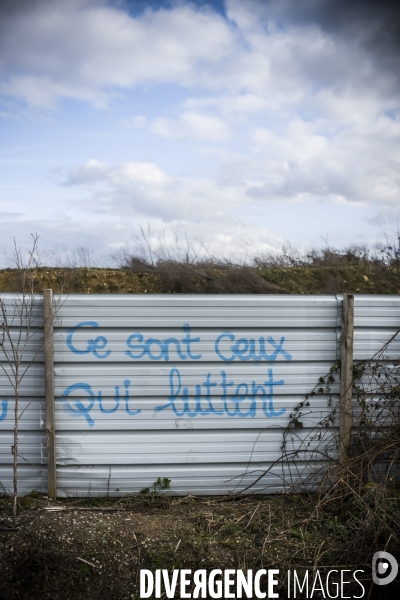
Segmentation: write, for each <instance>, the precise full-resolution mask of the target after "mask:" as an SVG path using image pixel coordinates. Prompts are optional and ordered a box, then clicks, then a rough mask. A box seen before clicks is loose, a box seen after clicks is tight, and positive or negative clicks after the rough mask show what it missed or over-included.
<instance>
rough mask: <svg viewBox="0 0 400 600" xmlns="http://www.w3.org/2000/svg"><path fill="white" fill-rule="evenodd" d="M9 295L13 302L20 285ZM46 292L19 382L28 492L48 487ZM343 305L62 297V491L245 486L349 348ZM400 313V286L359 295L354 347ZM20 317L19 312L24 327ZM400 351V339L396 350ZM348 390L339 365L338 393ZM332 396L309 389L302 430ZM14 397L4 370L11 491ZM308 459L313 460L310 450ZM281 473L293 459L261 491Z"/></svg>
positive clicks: (378, 338) (2, 472) (3, 417)
mask: <svg viewBox="0 0 400 600" xmlns="http://www.w3.org/2000/svg"><path fill="white" fill-rule="evenodd" d="M4 298H5V301H6V306H7V307H8V310H9V311H10V314H11V310H12V306H13V303H14V302H15V300H16V296H15V295H11V294H7V295H5V296H4ZM36 302H37V306H36V312H35V320H34V327H33V329H32V336H31V337H30V340H29V343H28V345H27V348H26V352H25V355H24V361H23V366H28V365H30V366H29V370H28V372H27V374H26V376H25V377H24V378H23V381H22V385H21V389H20V412H22V411H24V412H23V415H22V417H21V420H20V423H19V442H20V447H19V454H20V456H21V458H20V459H19V492H20V494H24V493H26V492H29V491H31V490H32V489H37V490H40V491H43V492H45V491H46V489H47V472H46V437H45V400H44V395H45V383H44V364H43V362H44V361H43V353H42V351H40V352H39V353H38V355H37V356H36V354H37V352H38V350H40V348H41V344H42V336H43V332H42V329H41V328H42V324H43V323H42V309H43V307H42V300H41V298H38V299H37V300H36ZM341 306H342V296H341V295H338V296H274V295H268V296H261V295H253V296H250V295H249V296H247V295H241V296H227V295H219V296H195V295H179V296H178V295H171V296H169V295H151V296H147V295H125V296H120V295H98V296H96V295H85V296H83V295H73V296H69V297H64V298H62V299H61V302H60V303H59V304H58V308H57V315H56V321H55V325H56V327H55V333H54V356H55V396H56V398H55V402H56V447H57V483H58V494H59V495H60V496H71V495H79V496H86V495H88V494H91V495H104V494H108V495H110V496H112V495H115V496H119V495H122V494H132V493H135V492H138V491H140V490H142V489H143V488H151V487H152V485H153V483H154V482H155V481H156V480H157V479H158V478H161V479H162V478H164V477H165V478H168V479H170V480H171V484H170V485H171V490H172V492H173V493H176V494H187V493H192V494H199V495H205V494H222V493H226V492H229V491H233V490H235V491H239V490H241V489H244V488H245V487H246V486H247V485H248V484H249V483H251V482H252V481H253V480H254V479H255V478H256V477H257V476H258V475H259V474H260V473H261V472H262V471H263V470H265V469H267V468H268V467H270V466H271V465H273V463H274V461H275V460H276V459H277V458H279V456H280V454H281V444H282V434H283V428H284V427H286V425H287V424H288V422H289V418H290V414H291V412H292V411H293V409H294V407H295V406H296V405H297V404H298V403H299V402H300V401H302V400H303V399H304V396H305V394H307V393H309V392H310V391H311V389H312V388H313V387H314V386H315V384H316V383H317V382H318V380H319V378H320V377H321V376H324V375H325V374H327V373H328V371H329V368H330V367H331V366H332V365H333V364H334V363H335V361H337V360H338V359H339V355H340V330H341ZM399 327H400V297H398V296H356V297H355V321H354V360H364V359H367V358H370V357H371V356H372V355H373V354H374V353H375V352H377V351H378V350H379V349H380V348H381V347H382V345H383V344H384V343H385V342H387V341H388V339H390V337H391V336H392V335H393V334H394V333H395V332H396V331H397V330H398V328H399ZM20 331H22V333H24V331H25V329H24V327H22V328H21V327H18V324H17V323H16V324H15V328H14V330H13V332H14V335H15V336H16V335H18V334H19V332H20ZM399 352H400V342H399V341H395V342H394V343H393V344H391V346H390V352H389V355H390V356H391V357H392V358H398V356H399ZM34 358H35V360H34V363H33V364H30V363H31V361H32V360H33V359H34ZM0 359H1V360H2V365H3V366H4V367H5V369H6V371H7V373H9V371H10V365H7V364H6V362H5V361H4V357H3V356H1V357H0ZM338 393H339V377H338V376H337V377H336V381H335V382H334V383H333V384H331V394H332V403H333V404H334V403H335V402H336V401H337V400H338ZM328 402H329V397H328V396H327V395H325V394H317V395H316V396H313V397H312V398H310V404H311V407H310V408H311V409H312V411H311V412H310V413H309V414H307V415H305V416H304V417H302V419H301V420H302V425H303V428H302V429H300V430H296V432H295V433H296V435H297V436H299V438H303V437H305V436H306V435H307V434H308V433H309V432H310V428H311V427H315V426H316V425H317V424H318V423H319V421H320V420H321V419H322V418H323V417H324V416H327V415H328V413H329V412H330V407H329V405H328ZM24 409H25V410H24ZM13 411H14V391H13V388H12V386H11V385H10V383H9V382H8V381H7V377H6V375H5V373H4V372H3V371H2V372H1V374H0V487H2V486H3V488H4V490H5V491H7V492H8V491H11V489H12V453H11V446H12V444H13V426H14V422H13V419H14V415H13ZM290 443H291V442H290V440H289V442H288V444H289V445H288V447H287V449H288V450H290V449H291V447H290ZM298 459H299V464H298V466H299V468H304V469H305V471H307V468H308V465H307V455H306V454H304V456H303V455H302V456H299V457H298ZM301 461H303V462H301ZM282 478H284V479H286V481H288V480H289V479H290V472H289V470H288V468H287V466H283V467H282V465H275V466H273V467H272V468H271V471H270V473H269V474H268V476H267V477H265V478H264V479H263V480H261V481H260V482H259V483H258V484H257V485H256V486H255V488H254V491H269V492H273V491H277V490H279V489H282V488H283V484H282ZM266 485H268V488H266V487H265V486H266ZM4 490H0V491H4Z"/></svg>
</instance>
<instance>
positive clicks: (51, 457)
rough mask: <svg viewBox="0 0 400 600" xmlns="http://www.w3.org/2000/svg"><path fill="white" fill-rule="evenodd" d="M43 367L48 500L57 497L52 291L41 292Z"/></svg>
mask: <svg viewBox="0 0 400 600" xmlns="http://www.w3.org/2000/svg"><path fill="white" fill-rule="evenodd" d="M43 319H44V323H43V330H44V365H45V385H46V439H47V481H48V496H49V498H56V497H57V478H56V432H55V418H54V412H55V411H54V356H53V291H52V290H43Z"/></svg>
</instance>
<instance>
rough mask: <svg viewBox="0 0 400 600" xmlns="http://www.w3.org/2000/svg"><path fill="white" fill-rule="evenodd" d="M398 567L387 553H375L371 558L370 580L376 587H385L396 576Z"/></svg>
mask: <svg viewBox="0 0 400 600" xmlns="http://www.w3.org/2000/svg"><path fill="white" fill-rule="evenodd" d="M398 570H399V565H398V564H397V560H396V559H395V557H394V556H393V555H392V554H390V553H389V552H383V551H380V552H375V554H374V556H373V558H372V580H373V582H374V583H376V585H387V584H388V583H391V582H392V581H393V580H394V579H395V578H396V576H397V573H398Z"/></svg>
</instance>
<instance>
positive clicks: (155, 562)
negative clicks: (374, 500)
mask: <svg viewBox="0 0 400 600" xmlns="http://www.w3.org/2000/svg"><path fill="white" fill-rule="evenodd" d="M351 535H352V532H351V528H349V527H348V526H347V525H346V522H345V521H343V518H342V517H338V516H337V515H336V516H335V515H331V516H329V515H328V516H327V515H325V516H323V517H322V516H321V517H319V516H318V514H316V513H315V510H313V502H312V498H311V497H305V496H302V495H297V496H296V495H292V496H270V497H255V496H247V497H241V498H238V499H235V500H234V499H218V498H213V499H206V498H203V499H194V498H191V497H188V498H170V497H168V496H163V497H161V498H158V497H154V496H152V495H147V496H140V495H138V496H136V497H135V498H121V499H113V500H111V499H107V498H103V499H81V500H79V499H74V500H72V501H71V500H69V501H66V500H64V501H50V500H49V499H47V498H46V497H43V496H41V495H39V494H37V493H33V494H31V495H29V496H26V497H25V498H22V499H20V500H19V516H18V517H17V518H16V519H15V520H13V519H12V517H11V499H10V498H7V497H3V498H0V565H1V571H0V599H3V600H4V599H8V600H13V599H26V600H28V599H29V600H38V599H40V600H43V599H46V598H49V599H51V600H80V599H82V600H83V599H88V600H89V599H90V600H92V599H95V598H100V599H105V600H108V599H110V600H111V599H118V600H122V599H126V600H128V599H129V600H132V599H136V598H139V589H138V576H139V571H140V569H150V570H151V571H153V572H154V571H155V570H156V569H169V570H171V569H182V568H186V569H192V570H195V569H200V568H204V569H207V570H208V571H209V570H211V569H218V568H220V569H228V568H231V569H242V570H244V571H245V570H247V569H253V570H258V569H262V568H265V569H268V568H270V569H272V568H276V569H280V575H279V580H280V582H281V583H280V586H279V587H280V596H279V597H280V598H287V590H286V582H285V577H286V573H287V569H297V572H300V573H302V572H304V571H305V570H306V569H309V570H314V572H315V571H316V570H317V569H320V570H321V572H322V571H323V570H324V567H327V566H329V565H331V566H332V567H331V568H335V567H336V568H340V569H350V570H351V571H354V570H355V568H359V569H362V568H366V569H367V570H366V572H365V575H364V585H365V586H366V587H368V585H369V581H370V574H369V573H368V567H363V566H362V565H354V564H348V562H347V561H348V560H349V557H348V556H347V557H346V550H345V548H346V542H347V541H348V540H349V538H350V537H351ZM325 570H326V569H325ZM361 579H363V578H362V577H361ZM375 587H376V586H375ZM378 591H381V590H378ZM359 592H360V588H359V587H358V592H356V595H359ZM385 592H386V594H387V593H389V590H385ZM392 592H396V594H397V595H398V594H399V589H398V588H396V590H395V589H394V588H393V589H392ZM164 597H165V596H164ZM177 597H178V596H177ZM298 597H301V595H300V596H298ZM313 597H314V598H319V597H323V596H322V595H321V594H318V593H315V594H314V596H313ZM365 597H366V596H365ZM378 597H379V598H389V597H395V596H388V595H386V596H378V595H377V593H376V592H374V594H373V595H372V596H371V598H378ZM397 597H398V596H397Z"/></svg>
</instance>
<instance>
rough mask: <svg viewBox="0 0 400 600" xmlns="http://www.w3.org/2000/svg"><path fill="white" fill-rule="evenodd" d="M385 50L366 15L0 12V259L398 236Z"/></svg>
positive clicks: (377, 24) (210, 9)
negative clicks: (156, 235)
mask: <svg viewBox="0 0 400 600" xmlns="http://www.w3.org/2000/svg"><path fill="white" fill-rule="evenodd" d="M399 50H400V11H399V10H398V6H397V2H385V1H383V0H380V1H379V2H378V1H377V0H301V2H299V1H298V0H204V1H203V0H195V1H186V0H179V1H165V2H160V1H156V0H147V1H146V0H109V1H107V0H2V2H1V5H0V136H1V137H0V141H1V144H0V187H1V204H0V216H1V226H0V236H1V242H2V244H3V246H5V247H9V246H10V243H11V240H12V237H13V236H15V237H16V238H17V240H18V242H19V243H20V244H21V245H24V244H26V243H27V242H28V240H29V234H30V233H33V232H37V233H38V234H39V235H40V244H41V247H42V248H47V249H51V248H53V249H54V248H56V247H57V248H58V249H64V250H65V249H69V250H72V249H74V248H76V247H80V246H84V247H86V248H89V249H91V251H92V252H93V253H94V254H95V255H97V256H105V255H109V254H110V253H113V252H116V251H118V249H120V248H121V247H123V246H124V245H126V246H128V247H129V245H130V244H131V243H132V236H134V235H135V234H137V232H138V228H139V226H140V224H142V225H145V226H147V225H149V226H150V227H151V228H153V229H154V231H155V232H157V231H158V232H159V231H161V230H165V231H166V232H167V234H166V235H167V237H168V236H169V235H172V232H177V233H178V235H179V236H180V237H182V238H183V237H184V236H185V235H187V236H188V238H189V239H201V240H202V241H203V242H204V243H205V244H206V245H207V247H208V248H210V250H212V251H214V252H219V253H224V254H225V255H226V254H227V253H228V252H232V251H233V252H235V251H237V249H238V248H239V249H240V248H243V247H244V246H245V245H246V244H249V245H251V246H252V247H257V248H258V249H260V250H268V249H272V248H274V247H278V246H280V245H281V244H282V243H285V242H290V243H291V244H292V245H294V246H299V247H304V246H305V245H307V244H311V245H321V244H322V243H323V242H322V240H325V241H326V240H328V242H329V243H330V244H331V245H333V246H336V247H342V246H345V245H346V244H350V243H365V242H367V243H368V242H371V241H374V240H379V239H380V237H381V236H382V232H383V231H393V230H395V229H396V227H397V223H399V224H400V193H399V192H400V175H399V173H400V170H399V169H400V110H399V108H400V68H399V63H400V60H399V58H400V56H399V54H400V52H399Z"/></svg>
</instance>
